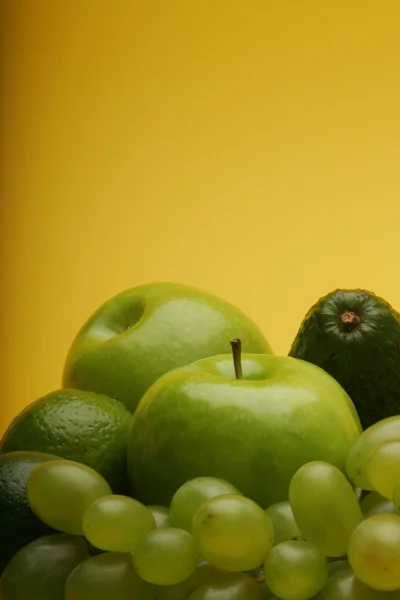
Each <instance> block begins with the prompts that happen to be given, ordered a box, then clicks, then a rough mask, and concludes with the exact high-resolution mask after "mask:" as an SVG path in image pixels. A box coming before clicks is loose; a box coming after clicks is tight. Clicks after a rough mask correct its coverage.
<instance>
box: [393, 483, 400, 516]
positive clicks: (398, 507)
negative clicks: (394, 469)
mask: <svg viewBox="0 0 400 600" xmlns="http://www.w3.org/2000/svg"><path fill="white" fill-rule="evenodd" d="M393 506H394V508H395V511H396V512H397V513H399V512H400V481H399V482H398V483H397V484H396V486H395V488H394V492H393Z"/></svg>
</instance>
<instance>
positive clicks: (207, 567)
mask: <svg viewBox="0 0 400 600" xmlns="http://www.w3.org/2000/svg"><path fill="white" fill-rule="evenodd" d="M225 575H226V573H225V572H224V571H221V570H220V569H217V567H214V565H211V564H210V563H209V562H207V561H205V560H203V559H200V561H199V563H198V565H197V567H196V570H195V571H194V572H193V573H192V574H191V575H190V577H188V578H187V579H185V580H184V581H182V582H181V583H176V584H175V585H167V586H158V585H155V586H153V590H154V600H187V597H188V596H189V594H190V593H191V592H193V590H194V589H196V588H197V587H199V586H200V585H202V584H203V583H210V582H211V581H216V580H217V579H220V578H221V577H224V576H225Z"/></svg>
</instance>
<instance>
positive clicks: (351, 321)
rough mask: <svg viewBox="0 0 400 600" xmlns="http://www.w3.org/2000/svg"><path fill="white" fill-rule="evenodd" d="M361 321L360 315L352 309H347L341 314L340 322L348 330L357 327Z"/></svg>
mask: <svg viewBox="0 0 400 600" xmlns="http://www.w3.org/2000/svg"><path fill="white" fill-rule="evenodd" d="M360 321H361V319H360V317H359V316H358V315H357V314H356V313H355V312H354V311H352V310H346V311H345V312H344V313H342V314H341V315H340V322H341V324H342V325H343V327H344V328H345V329H346V330H347V331H352V330H353V329H355V328H356V327H357V325H359V323H360Z"/></svg>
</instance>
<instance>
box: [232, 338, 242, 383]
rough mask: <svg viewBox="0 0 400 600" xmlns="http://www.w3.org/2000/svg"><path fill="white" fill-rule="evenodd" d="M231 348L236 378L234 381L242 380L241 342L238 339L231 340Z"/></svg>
mask: <svg viewBox="0 0 400 600" xmlns="http://www.w3.org/2000/svg"><path fill="white" fill-rule="evenodd" d="M231 346H232V356H233V366H234V368H235V377H236V379H243V372H242V361H241V356H242V342H241V341H240V340H239V338H235V339H233V340H231Z"/></svg>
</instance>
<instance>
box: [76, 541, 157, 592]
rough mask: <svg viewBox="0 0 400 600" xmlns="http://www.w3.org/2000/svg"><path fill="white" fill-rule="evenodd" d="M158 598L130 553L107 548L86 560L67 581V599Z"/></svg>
mask: <svg viewBox="0 0 400 600" xmlns="http://www.w3.org/2000/svg"><path fill="white" fill-rule="evenodd" d="M136 598H137V599H138V600H154V594H153V588H152V586H151V585H150V584H149V583H146V582H145V581H143V580H142V579H140V577H139V576H138V574H137V573H136V572H135V570H134V568H133V565H132V559H131V556H130V555H129V554H122V553H117V552H106V553H103V554H99V555H97V556H92V557H91V558H89V559H88V560H85V561H84V562H82V563H81V564H80V565H79V566H77V567H76V568H75V570H74V571H72V573H71V574H70V576H69V577H68V579H67V582H66V584H65V600H114V599H115V600H117V599H118V600H135V599H136Z"/></svg>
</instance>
